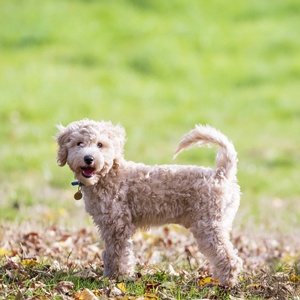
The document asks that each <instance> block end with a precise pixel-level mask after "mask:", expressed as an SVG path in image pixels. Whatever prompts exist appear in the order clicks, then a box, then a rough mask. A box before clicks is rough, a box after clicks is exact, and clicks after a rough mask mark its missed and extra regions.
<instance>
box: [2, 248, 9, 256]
mask: <svg viewBox="0 0 300 300" xmlns="http://www.w3.org/2000/svg"><path fill="white" fill-rule="evenodd" d="M4 255H8V256H11V252H9V251H8V250H6V249H3V248H0V256H4Z"/></svg>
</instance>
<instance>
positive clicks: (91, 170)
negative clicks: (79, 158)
mask: <svg viewBox="0 0 300 300" xmlns="http://www.w3.org/2000/svg"><path fill="white" fill-rule="evenodd" d="M94 171H95V169H94V168H82V172H83V174H84V175H85V176H92V175H93V173H94Z"/></svg>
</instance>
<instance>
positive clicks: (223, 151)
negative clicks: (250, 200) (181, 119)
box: [174, 125, 238, 179]
mask: <svg viewBox="0 0 300 300" xmlns="http://www.w3.org/2000/svg"><path fill="white" fill-rule="evenodd" d="M211 143H212V144H216V145H218V146H219V147H220V148H219V149H218V151H217V156H216V162H215V163H216V173H217V174H219V175H221V174H222V175H223V176H225V177H226V178H227V179H233V178H235V175H236V172H237V161H238V159H237V153H236V151H235V149H234V146H233V144H232V142H230V141H229V140H228V138H227V137H226V136H225V135H224V134H222V133H221V132H220V131H218V130H217V129H215V128H213V127H210V126H208V125H206V126H204V125H196V128H195V129H193V130H191V131H190V132H188V133H187V134H185V135H184V137H183V139H182V140H181V142H180V143H179V145H178V147H177V149H176V151H175V154H174V158H176V157H177V155H178V154H179V153H180V152H181V151H182V150H184V149H190V148H192V147H193V146H194V145H197V146H199V147H203V146H205V145H206V144H211Z"/></svg>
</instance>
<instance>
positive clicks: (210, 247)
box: [56, 119, 242, 285]
mask: <svg viewBox="0 0 300 300" xmlns="http://www.w3.org/2000/svg"><path fill="white" fill-rule="evenodd" d="M58 128H59V133H58V135H57V137H56V139H57V142H58V144H59V149H58V158H57V161H58V164H59V165H60V166H63V165H65V164H66V163H67V164H68V165H69V167H70V168H71V170H72V171H73V172H74V175H75V178H77V179H78V180H79V181H80V182H82V183H84V185H85V186H84V187H83V189H82V190H83V196H84V202H85V207H86V211H87V212H88V213H89V214H90V215H91V216H92V218H93V220H94V222H95V224H96V226H97V227H98V228H99V231H100V233H101V237H102V239H103V240H104V241H105V251H104V252H103V255H102V258H103V261H104V276H106V277H113V276H116V275H119V274H127V275H133V274H134V265H135V264H134V256H133V251H132V241H131V237H132V235H133V234H134V233H135V231H136V229H137V228H149V227H151V226H158V225H163V224H168V223H176V224H180V225H182V226H184V227H186V228H190V230H191V232H192V233H193V234H194V236H195V238H196V240H197V243H198V246H199V250H200V251H201V252H202V253H203V254H204V255H205V256H206V257H207V259H208V260H209V262H210V264H211V265H212V267H213V276H214V277H215V278H216V279H217V280H219V282H220V283H221V284H223V285H227V284H229V285H232V284H234V283H235V281H236V279H237V276H238V273H239V271H240V270H241V267H242V262H241V259H240V258H239V257H238V256H237V251H236V250H235V249H234V247H233V245H232V244H231V242H230V240H229V233H230V231H231V227H232V222H233V219H234V216H235V214H236V212H237V209H238V206H239V202H240V188H239V186H238V184H237V179H236V172H237V167H236V165H237V154H236V151H235V149H234V146H233V144H232V143H231V142H230V141H228V139H227V138H226V136H224V135H223V134H222V133H220V132H219V131H217V130H216V129H214V128H212V127H209V126H202V125H197V126H196V128H195V129H194V130H192V131H190V132H189V133H188V134H186V135H185V136H184V137H183V139H182V141H181V142H180V144H179V146H178V149H177V150H176V152H175V157H176V156H177V155H178V154H179V153H180V152H181V151H182V150H183V149H189V148H191V147H192V146H193V145H195V144H196V145H198V146H203V145H205V144H208V143H213V144H217V145H218V146H220V148H219V149H218V152H217V156H216V168H215V169H210V168H204V167H199V166H183V165H161V166H157V165H155V166H148V165H144V164H142V163H135V162H132V161H126V160H125V159H124V156H123V146H124V143H125V130H124V128H123V127H122V126H120V125H117V126H113V125H112V124H111V122H104V121H101V122H95V121H90V120H88V119H84V120H81V121H77V122H73V123H71V124H69V125H68V126H67V127H63V126H62V125H59V126H58ZM87 155H89V156H92V157H93V162H92V164H91V165H87V164H86V162H85V160H84V158H85V157H86V156H87ZM86 167H92V168H93V171H89V174H88V175H91V176H86V174H85V172H84V171H83V170H84V168H86ZM91 172H92V174H90V173H91ZM87 177H88V178H87Z"/></svg>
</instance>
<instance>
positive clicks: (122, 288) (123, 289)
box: [117, 282, 127, 293]
mask: <svg viewBox="0 0 300 300" xmlns="http://www.w3.org/2000/svg"><path fill="white" fill-rule="evenodd" d="M117 288H118V289H119V290H121V291H122V292H123V293H126V292H127V290H126V287H125V285H124V283H123V282H121V283H118V284H117Z"/></svg>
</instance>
